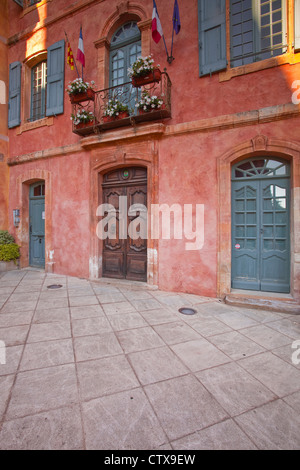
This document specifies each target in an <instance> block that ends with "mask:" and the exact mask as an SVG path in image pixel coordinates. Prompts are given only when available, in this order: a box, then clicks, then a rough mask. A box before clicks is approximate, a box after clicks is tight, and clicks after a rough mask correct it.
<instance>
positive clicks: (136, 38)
mask: <svg viewBox="0 0 300 470" xmlns="http://www.w3.org/2000/svg"><path fill="white" fill-rule="evenodd" d="M140 55H141V33H140V30H139V28H138V26H137V24H136V23H135V22H134V21H130V22H128V23H125V24H124V25H122V26H121V27H120V28H119V29H118V30H117V31H116V32H115V34H114V35H113V37H112V40H111V46H110V74H109V84H110V86H111V87H113V86H117V85H122V84H123V83H126V82H128V81H129V78H128V71H127V70H128V68H129V67H130V66H131V65H132V64H133V62H134V61H135V60H136V59H137V57H139V56H140Z"/></svg>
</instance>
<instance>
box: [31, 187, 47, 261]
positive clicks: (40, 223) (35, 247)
mask: <svg viewBox="0 0 300 470" xmlns="http://www.w3.org/2000/svg"><path fill="white" fill-rule="evenodd" d="M29 264H30V266H36V267H40V268H43V267H45V184H44V183H35V184H33V185H31V186H30V192H29Z"/></svg>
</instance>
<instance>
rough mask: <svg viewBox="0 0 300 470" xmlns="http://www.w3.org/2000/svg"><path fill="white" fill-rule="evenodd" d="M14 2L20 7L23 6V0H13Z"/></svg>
mask: <svg viewBox="0 0 300 470" xmlns="http://www.w3.org/2000/svg"><path fill="white" fill-rule="evenodd" d="M15 2H16V3H17V4H18V5H20V7H23V0H15Z"/></svg>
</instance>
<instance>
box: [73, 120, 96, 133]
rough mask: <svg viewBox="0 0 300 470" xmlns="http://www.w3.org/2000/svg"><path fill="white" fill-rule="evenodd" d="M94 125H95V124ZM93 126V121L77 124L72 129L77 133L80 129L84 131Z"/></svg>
mask: <svg viewBox="0 0 300 470" xmlns="http://www.w3.org/2000/svg"><path fill="white" fill-rule="evenodd" d="M95 124H97V122H96V123H95ZM93 125H94V121H89V122H79V123H78V124H74V128H75V129H76V130H77V131H78V130H80V129H86V128H87V127H92V126H93Z"/></svg>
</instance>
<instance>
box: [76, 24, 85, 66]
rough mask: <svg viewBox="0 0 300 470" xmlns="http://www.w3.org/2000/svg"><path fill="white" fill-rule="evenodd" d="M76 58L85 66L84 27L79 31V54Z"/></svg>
mask: <svg viewBox="0 0 300 470" xmlns="http://www.w3.org/2000/svg"><path fill="white" fill-rule="evenodd" d="M76 59H77V60H78V61H79V62H80V63H81V64H82V66H83V67H85V56H84V48H83V38H82V28H80V33H79V41H78V49H77V56H76Z"/></svg>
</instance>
